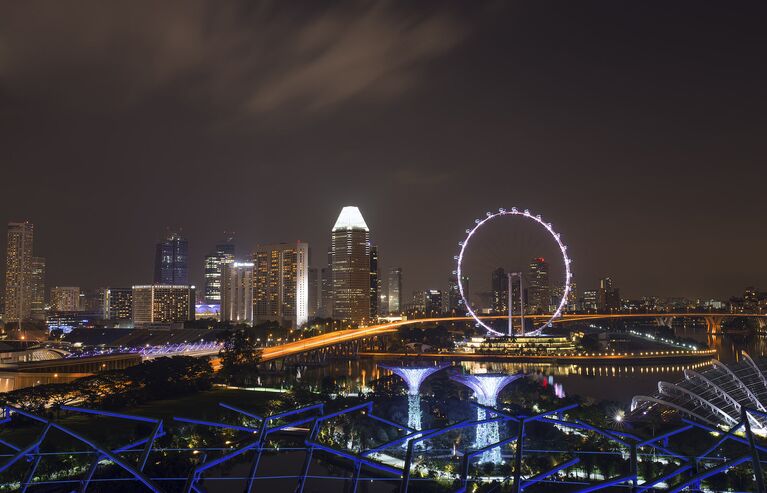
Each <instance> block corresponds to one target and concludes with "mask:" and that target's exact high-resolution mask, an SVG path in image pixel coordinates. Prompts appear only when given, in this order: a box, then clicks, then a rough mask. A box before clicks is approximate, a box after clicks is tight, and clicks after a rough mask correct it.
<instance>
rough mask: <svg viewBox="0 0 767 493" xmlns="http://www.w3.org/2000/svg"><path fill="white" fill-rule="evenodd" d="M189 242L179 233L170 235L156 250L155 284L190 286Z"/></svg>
mask: <svg viewBox="0 0 767 493" xmlns="http://www.w3.org/2000/svg"><path fill="white" fill-rule="evenodd" d="M188 259H189V242H187V241H186V240H185V239H184V238H183V237H181V235H180V234H179V233H169V234H168V236H166V237H165V239H164V240H162V241H161V242H160V243H158V244H157V247H156V249H155V258H154V283H155V284H164V285H171V286H185V285H188V284H189V269H188Z"/></svg>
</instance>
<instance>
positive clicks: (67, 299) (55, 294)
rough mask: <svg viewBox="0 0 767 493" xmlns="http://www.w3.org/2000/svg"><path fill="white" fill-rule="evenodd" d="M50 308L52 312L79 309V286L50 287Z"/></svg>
mask: <svg viewBox="0 0 767 493" xmlns="http://www.w3.org/2000/svg"><path fill="white" fill-rule="evenodd" d="M51 309H52V310H53V311H54V312H77V311H80V310H81V306H80V288H78V287H75V286H56V287H53V288H51Z"/></svg>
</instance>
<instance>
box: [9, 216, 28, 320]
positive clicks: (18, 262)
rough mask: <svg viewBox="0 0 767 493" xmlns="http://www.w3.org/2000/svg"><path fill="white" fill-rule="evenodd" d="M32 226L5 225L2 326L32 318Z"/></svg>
mask: <svg viewBox="0 0 767 493" xmlns="http://www.w3.org/2000/svg"><path fill="white" fill-rule="evenodd" d="M33 242H34V225H32V223H30V222H27V221H24V222H19V223H15V222H14V223H8V247H7V250H6V264H5V316H4V320H5V321H6V322H19V321H23V320H26V319H29V318H30V317H31V315H32V246H33Z"/></svg>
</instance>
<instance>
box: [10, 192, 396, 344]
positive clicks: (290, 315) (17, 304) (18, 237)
mask: <svg viewBox="0 0 767 493" xmlns="http://www.w3.org/2000/svg"><path fill="white" fill-rule="evenodd" d="M33 244H34V226H33V225H32V224H31V223H29V222H20V223H10V224H9V225H8V256H7V262H6V282H5V285H6V290H5V297H4V299H5V311H4V316H3V321H4V322H11V323H19V322H22V323H23V322H26V321H37V322H42V321H45V322H46V323H47V325H48V328H49V329H51V330H55V329H60V330H63V331H68V330H71V329H72V328H74V327H80V326H90V325H94V324H97V323H98V324H99V325H108V326H117V327H121V326H124V327H130V326H159V325H168V324H177V323H181V322H185V321H190V320H194V319H195V318H208V317H210V318H216V319H218V320H222V321H228V322H233V323H243V324H249V325H251V324H257V323H261V322H267V321H276V322H279V323H281V324H286V325H288V324H289V325H291V326H294V327H300V326H303V325H305V324H306V323H307V322H308V321H309V319H311V318H315V317H324V318H333V319H336V320H342V321H345V322H348V323H350V324H359V323H365V322H368V321H371V320H374V319H376V318H377V317H378V316H379V315H387V314H388V313H389V312H390V311H391V312H392V313H396V314H399V311H400V307H401V305H402V303H401V293H402V269H401V268H399V267H394V268H392V269H390V271H389V274H388V276H387V277H386V281H388V282H386V283H385V282H384V279H382V277H381V275H380V274H379V267H378V248H377V247H376V246H375V245H372V244H371V239H370V230H369V228H368V226H367V224H366V223H365V220H364V219H363V217H362V214H361V212H360V210H359V209H358V208H357V207H353V206H348V207H344V208H343V209H342V210H341V213H340V214H339V216H338V218H337V220H336V222H335V224H334V225H333V227H332V229H331V232H330V249H329V250H328V256H327V259H328V260H327V264H326V265H324V266H322V267H321V268H315V267H312V266H311V265H310V248H309V244H308V243H306V242H302V241H297V242H294V243H277V244H259V245H256V246H255V247H254V248H253V249H252V250H251V251H250V252H249V253H248V254H247V255H245V256H243V257H238V256H237V252H236V250H235V245H234V242H233V237H231V236H230V237H229V238H227V239H226V240H225V241H222V242H220V243H218V244H216V245H215V247H214V248H213V250H212V251H211V253H209V254H208V255H206V256H205V257H204V259H203V266H202V267H203V276H204V277H203V278H204V285H203V287H202V290H201V292H199V293H198V291H197V288H196V286H194V285H192V284H191V282H190V275H189V269H190V262H189V243H188V241H187V239H186V238H184V237H183V235H182V234H181V233H180V232H169V233H168V234H167V235H166V236H165V237H164V238H163V239H162V240H161V241H160V242H158V243H157V245H156V247H155V255H154V269H153V274H154V276H153V279H152V283H151V284H137V285H133V286H122V287H104V288H98V289H94V290H82V289H81V288H80V287H75V286H54V287H52V288H50V290H49V296H48V297H47V298H46V296H45V294H46V290H45V259H43V258H42V257H35V256H34V255H33Z"/></svg>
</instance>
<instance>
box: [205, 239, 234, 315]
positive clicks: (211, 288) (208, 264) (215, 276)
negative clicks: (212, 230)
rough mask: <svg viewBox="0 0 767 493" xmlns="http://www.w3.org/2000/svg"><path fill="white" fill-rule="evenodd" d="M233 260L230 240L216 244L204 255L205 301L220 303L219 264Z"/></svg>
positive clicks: (211, 303)
mask: <svg viewBox="0 0 767 493" xmlns="http://www.w3.org/2000/svg"><path fill="white" fill-rule="evenodd" d="M233 260H234V243H231V240H229V241H227V242H223V243H219V244H218V245H216V248H215V250H214V251H213V252H211V253H209V254H208V255H206V256H205V287H204V290H205V291H204V294H205V303H208V304H209V305H218V304H220V303H221V269H222V267H221V265H222V264H223V263H224V262H230V261H233Z"/></svg>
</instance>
